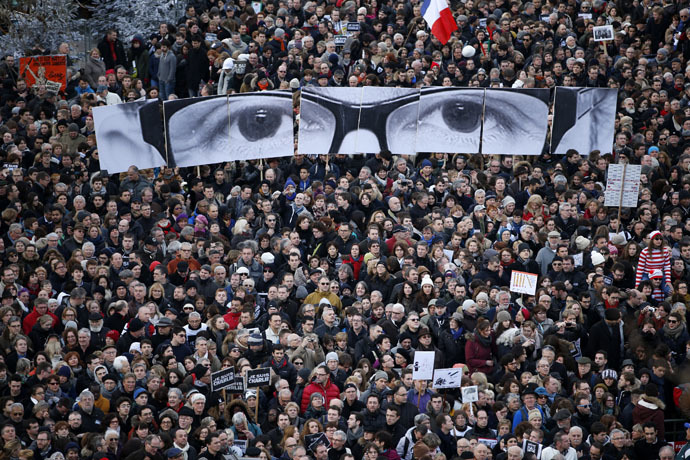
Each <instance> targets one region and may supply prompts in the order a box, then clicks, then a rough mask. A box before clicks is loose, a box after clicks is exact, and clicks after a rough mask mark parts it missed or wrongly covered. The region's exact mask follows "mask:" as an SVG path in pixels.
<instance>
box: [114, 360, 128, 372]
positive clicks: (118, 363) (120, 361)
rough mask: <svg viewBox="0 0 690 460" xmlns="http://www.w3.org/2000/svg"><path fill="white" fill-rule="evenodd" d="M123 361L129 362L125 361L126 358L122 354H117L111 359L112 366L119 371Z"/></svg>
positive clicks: (123, 364)
mask: <svg viewBox="0 0 690 460" xmlns="http://www.w3.org/2000/svg"><path fill="white" fill-rule="evenodd" d="M125 363H129V361H127V358H125V357H124V356H118V357H117V358H115V360H114V361H113V368H114V369H115V370H116V371H121V370H122V368H123V367H124V366H125Z"/></svg>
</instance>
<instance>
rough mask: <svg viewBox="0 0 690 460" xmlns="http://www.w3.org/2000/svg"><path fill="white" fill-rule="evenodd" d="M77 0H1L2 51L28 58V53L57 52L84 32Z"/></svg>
mask: <svg viewBox="0 0 690 460" xmlns="http://www.w3.org/2000/svg"><path fill="white" fill-rule="evenodd" d="M78 6H79V5H78V4H77V2H75V1H74V0H0V24H2V26H0V34H3V35H0V51H1V52H2V53H12V54H15V55H19V56H21V55H25V54H26V53H27V51H29V50H31V49H33V48H38V49H49V50H53V51H55V50H56V49H57V47H58V45H59V44H60V43H61V42H63V41H71V40H74V38H75V37H76V36H77V34H78V33H79V30H80V24H81V21H80V20H79V19H78V17H77V13H78V11H77V9H78Z"/></svg>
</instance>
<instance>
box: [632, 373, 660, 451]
mask: <svg viewBox="0 0 690 460" xmlns="http://www.w3.org/2000/svg"><path fill="white" fill-rule="evenodd" d="M664 409H666V404H664V403H663V401H661V399H659V387H657V385H656V384H654V383H651V382H650V383H648V384H647V385H646V386H645V389H644V394H643V395H641V396H640V400H639V401H638V402H637V406H635V408H634V409H633V414H632V415H633V423H635V424H637V423H646V422H652V423H653V424H654V426H656V434H657V436H658V437H659V439H665V437H666V431H665V429H664Z"/></svg>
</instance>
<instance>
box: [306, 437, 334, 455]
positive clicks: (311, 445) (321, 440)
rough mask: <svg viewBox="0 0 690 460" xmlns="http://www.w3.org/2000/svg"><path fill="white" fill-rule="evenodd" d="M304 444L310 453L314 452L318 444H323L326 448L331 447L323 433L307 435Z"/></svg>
mask: <svg viewBox="0 0 690 460" xmlns="http://www.w3.org/2000/svg"><path fill="white" fill-rule="evenodd" d="M304 443H305V444H306V445H307V448H308V449H309V450H310V451H312V452H316V448H317V447H318V446H319V444H323V445H324V446H326V447H327V448H330V447H331V443H330V441H329V440H328V438H327V437H326V434H325V433H316V434H308V435H306V436H305V437H304Z"/></svg>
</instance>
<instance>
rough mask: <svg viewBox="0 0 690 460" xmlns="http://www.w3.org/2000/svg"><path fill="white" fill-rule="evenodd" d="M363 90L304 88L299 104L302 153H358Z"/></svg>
mask: <svg viewBox="0 0 690 460" xmlns="http://www.w3.org/2000/svg"><path fill="white" fill-rule="evenodd" d="M362 93H363V89H362V88H317V87H306V88H304V89H303V90H302V96H301V105H300V119H299V140H298V141H299V142H298V148H297V150H298V151H299V153H302V154H306V155H316V154H319V155H320V154H327V153H342V154H353V153H356V149H355V148H356V137H357V128H358V126H359V117H360V113H359V112H360V106H361V103H362Z"/></svg>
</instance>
